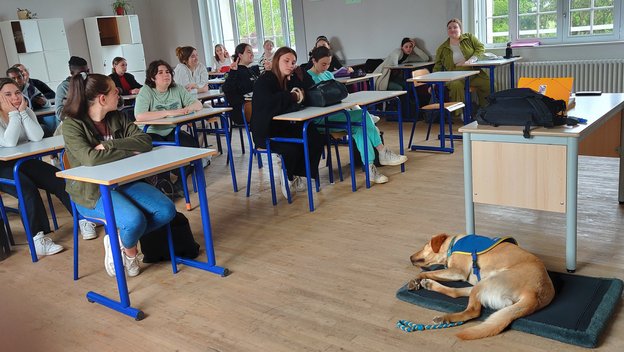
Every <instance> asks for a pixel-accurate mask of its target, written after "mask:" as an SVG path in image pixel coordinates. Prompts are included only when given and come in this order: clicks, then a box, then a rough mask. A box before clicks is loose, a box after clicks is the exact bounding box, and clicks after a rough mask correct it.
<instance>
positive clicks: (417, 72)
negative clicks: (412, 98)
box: [412, 68, 430, 87]
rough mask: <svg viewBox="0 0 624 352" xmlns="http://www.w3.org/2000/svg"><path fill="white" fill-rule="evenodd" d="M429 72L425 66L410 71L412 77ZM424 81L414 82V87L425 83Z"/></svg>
mask: <svg viewBox="0 0 624 352" xmlns="http://www.w3.org/2000/svg"><path fill="white" fill-rule="evenodd" d="M429 73H430V72H429V70H428V69H426V68H419V69H418V70H414V71H412V78H416V77H418V76H423V75H428V74H429ZM425 84H426V83H423V82H414V87H420V86H422V85H425Z"/></svg>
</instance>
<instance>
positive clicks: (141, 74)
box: [130, 70, 145, 85]
mask: <svg viewBox="0 0 624 352" xmlns="http://www.w3.org/2000/svg"><path fill="white" fill-rule="evenodd" d="M130 73H131V74H132V75H133V76H134V79H135V80H136V81H137V82H139V83H140V84H141V85H144V84H145V70H141V71H132V72H130Z"/></svg>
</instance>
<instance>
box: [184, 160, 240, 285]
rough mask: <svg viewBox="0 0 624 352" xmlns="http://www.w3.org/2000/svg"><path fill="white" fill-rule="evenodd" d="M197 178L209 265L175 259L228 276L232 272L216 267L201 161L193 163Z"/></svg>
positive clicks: (191, 260) (190, 260)
mask: <svg viewBox="0 0 624 352" xmlns="http://www.w3.org/2000/svg"><path fill="white" fill-rule="evenodd" d="M193 168H194V169H195V176H196V178H197V196H198V198H199V211H200V213H201V218H202V229H203V230H204V246H206V257H207V260H208V261H207V263H203V262H200V261H197V260H193V259H186V258H180V257H175V261H176V263H178V264H184V265H188V266H190V267H193V268H197V269H202V270H205V271H209V272H211V273H215V274H218V275H221V276H227V275H228V274H229V273H230V271H229V270H228V269H226V268H222V267H220V266H217V265H216V258H215V252H214V246H213V243H212V226H211V225H210V212H209V209H208V197H206V178H205V177H204V169H203V167H202V161H201V159H198V160H195V161H193Z"/></svg>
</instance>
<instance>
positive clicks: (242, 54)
mask: <svg viewBox="0 0 624 352" xmlns="http://www.w3.org/2000/svg"><path fill="white" fill-rule="evenodd" d="M253 60H254V55H253V51H252V49H251V45H249V44H247V43H241V44H238V46H236V49H234V55H233V56H232V64H231V65H230V72H228V73H227V74H226V76H225V82H224V83H223V85H222V86H221V89H222V90H223V93H225V98H226V99H227V101H228V104H229V105H230V106H231V107H232V112H231V113H230V117H231V118H232V121H234V122H235V123H237V124H242V123H243V114H242V108H243V104H245V94H248V93H251V92H252V91H253V86H254V83H255V82H256V80H257V79H258V77H259V76H260V70H259V68H258V66H251V67H250V66H249V65H251V63H252V62H253Z"/></svg>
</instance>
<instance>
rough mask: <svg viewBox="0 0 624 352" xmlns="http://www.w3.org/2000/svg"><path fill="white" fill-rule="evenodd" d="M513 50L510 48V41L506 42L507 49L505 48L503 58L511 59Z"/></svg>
mask: <svg viewBox="0 0 624 352" xmlns="http://www.w3.org/2000/svg"><path fill="white" fill-rule="evenodd" d="M512 56H513V52H512V50H511V42H509V43H507V49H505V59H511V57H512Z"/></svg>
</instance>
